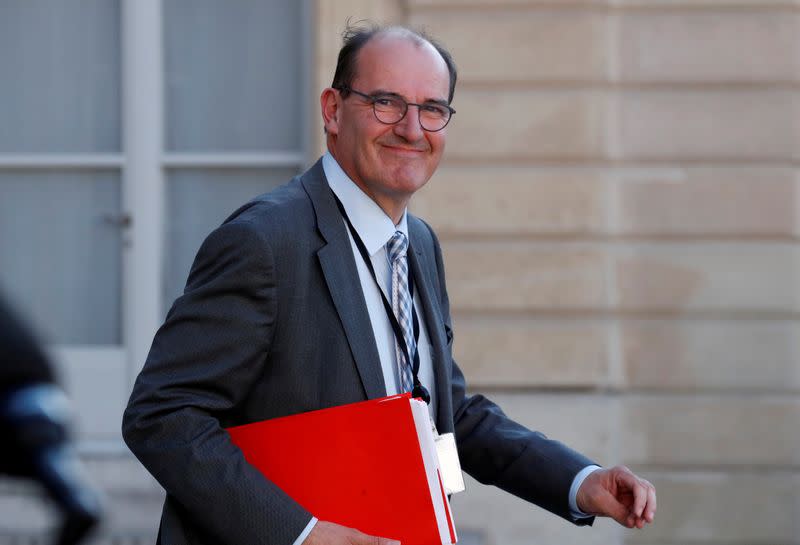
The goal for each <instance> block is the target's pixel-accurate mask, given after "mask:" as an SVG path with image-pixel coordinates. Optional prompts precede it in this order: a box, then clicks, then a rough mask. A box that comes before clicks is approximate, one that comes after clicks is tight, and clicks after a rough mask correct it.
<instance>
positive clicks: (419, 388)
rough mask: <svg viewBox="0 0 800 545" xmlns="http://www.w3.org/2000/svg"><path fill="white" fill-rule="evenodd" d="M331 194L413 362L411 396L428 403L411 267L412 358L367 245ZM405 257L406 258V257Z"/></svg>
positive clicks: (397, 336)
mask: <svg viewBox="0 0 800 545" xmlns="http://www.w3.org/2000/svg"><path fill="white" fill-rule="evenodd" d="M331 195H333V198H334V199H335V200H336V205H337V206H338V207H339V211H340V212H341V213H342V217H343V218H344V220H345V222H346V223H347V227H348V228H349V229H350V234H351V235H352V236H353V240H354V241H355V243H356V247H357V248H358V252H359V253H360V254H361V257H362V259H363V260H364V263H365V264H366V265H367V268H368V269H369V272H370V274H371V275H372V279H373V280H374V281H375V285H376V286H377V287H378V292H379V293H380V294H381V301H382V302H383V308H384V309H385V310H386V316H387V318H389V323H390V324H392V330H393V331H394V336H395V339H397V344H399V345H400V349H401V350H402V351H403V355H404V356H405V357H406V362H413V363H412V365H411V374H412V375H413V377H414V389H413V390H412V391H411V395H412V396H413V397H419V398H421V399H422V400H423V401H425V403H428V404H430V402H431V395H430V393H429V392H428V390H427V389H426V388H425V387H424V386H423V385H422V383H421V382H420V381H419V376H418V375H419V350H417V346H416V345H417V342H418V341H419V319H418V318H417V309H416V307H415V306H414V274H413V273H412V272H411V267H410V266H409V267H408V291H409V294H410V296H411V321H412V322H413V324H414V354H413V358H412V357H411V354H410V350H409V347H408V345H406V339H405V336H404V335H403V328H402V327H401V326H400V322H398V321H397V316H395V315H394V311H393V310H392V305H391V303H389V301H388V299H386V294H384V293H383V289H381V285H380V283H379V282H378V277H377V275H376V274H375V268H374V267H373V266H372V259H370V256H369V253H368V252H367V247H366V246H365V245H364V241H362V240H361V237H360V236H358V231H356V229H355V227H353V223H352V222H351V221H350V217H349V216H348V215H347V212H346V211H345V209H344V205H343V204H342V201H340V200H339V197H337V196H336V194H335V193H334V192H333V191H331ZM410 251H411V242H410V241H409V244H408V248H407V250H406V255H408V253H409V252H410ZM406 259H407V258H406Z"/></svg>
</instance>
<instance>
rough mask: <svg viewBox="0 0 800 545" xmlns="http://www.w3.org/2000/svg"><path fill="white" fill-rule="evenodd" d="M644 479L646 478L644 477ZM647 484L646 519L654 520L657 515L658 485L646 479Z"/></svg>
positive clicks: (648, 520)
mask: <svg viewBox="0 0 800 545" xmlns="http://www.w3.org/2000/svg"><path fill="white" fill-rule="evenodd" d="M642 480H643V481H644V479H642ZM644 483H645V486H647V505H646V506H645V509H644V515H643V516H644V519H645V520H646V521H647V522H653V520H654V519H655V516H656V508H657V500H656V487H655V486H653V485H652V484H651V483H650V482H648V481H644Z"/></svg>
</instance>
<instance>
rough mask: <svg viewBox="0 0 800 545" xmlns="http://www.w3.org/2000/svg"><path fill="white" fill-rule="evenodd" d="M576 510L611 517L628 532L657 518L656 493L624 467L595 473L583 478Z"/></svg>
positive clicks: (645, 482)
mask: <svg viewBox="0 0 800 545" xmlns="http://www.w3.org/2000/svg"><path fill="white" fill-rule="evenodd" d="M576 500H577V504H578V509H580V510H581V511H583V512H584V513H588V514H590V515H598V516H601V517H611V518H613V519H614V520H616V521H617V522H618V523H620V524H622V525H623V526H626V527H628V528H634V527H635V528H642V527H643V526H644V525H645V523H648V522H653V518H654V517H655V514H656V489H655V487H654V486H653V485H652V484H650V483H649V482H647V481H646V480H644V479H642V478H640V477H637V476H636V475H634V474H633V473H632V472H631V470H630V469H628V468H627V467H625V466H616V467H612V468H611V469H598V470H597V471H595V472H593V473H592V474H590V475H589V476H588V477H586V480H584V481H583V483H582V484H581V487H580V488H579V489H578V495H577V498H576Z"/></svg>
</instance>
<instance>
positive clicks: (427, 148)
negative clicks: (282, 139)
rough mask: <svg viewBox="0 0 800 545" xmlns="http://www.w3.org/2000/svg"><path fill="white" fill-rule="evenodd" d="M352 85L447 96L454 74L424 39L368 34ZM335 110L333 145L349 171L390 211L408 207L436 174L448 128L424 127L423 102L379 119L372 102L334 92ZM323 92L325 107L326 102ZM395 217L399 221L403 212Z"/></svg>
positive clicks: (414, 96)
mask: <svg viewBox="0 0 800 545" xmlns="http://www.w3.org/2000/svg"><path fill="white" fill-rule="evenodd" d="M356 62H357V72H356V74H357V75H356V77H355V79H354V80H353V82H352V83H351V84H350V87H352V88H353V89H355V90H356V91H360V92H362V93H366V94H368V95H376V94H382V93H392V94H397V95H399V96H401V97H402V98H403V99H404V100H406V101H407V102H413V103H417V104H423V103H425V102H430V101H437V102H441V101H446V100H447V97H448V92H449V86H450V75H449V73H448V71H447V65H446V64H445V62H444V59H442V57H441V55H439V53H438V52H437V51H436V49H434V48H433V46H431V45H430V44H428V43H427V42H424V43H422V44H419V43H416V42H414V41H411V40H409V39H408V38H405V37H402V36H396V35H387V36H379V37H376V38H373V39H372V40H371V41H369V42H368V43H367V44H366V45H365V46H364V47H363V48H362V49H361V51H360V52H359V54H358V57H357V61H356ZM326 93H328V99H329V100H330V101H334V100H335V102H336V111H335V114H334V115H332V116H331V118H330V119H327V120H326V125H325V126H326V129H327V131H328V147H329V149H330V151H331V154H332V155H333V156H334V157H335V158H336V160H337V162H338V163H339V165H341V167H342V168H343V169H344V171H345V172H346V173H347V174H348V175H349V176H350V178H351V179H352V180H353V181H354V182H355V183H356V184H357V185H358V186H359V187H360V188H361V189H362V190H363V191H364V192H365V193H366V194H367V195H369V196H370V197H372V199H373V200H374V201H375V202H377V203H378V205H379V206H381V208H383V209H384V211H387V213H388V214H389V215H390V216H392V215H393V213H392V212H390V211H389V210H387V206H389V207H390V208H393V210H396V208H397V207H400V210H401V211H402V208H405V206H406V204H407V203H408V199H409V198H410V197H411V195H412V194H413V193H414V192H415V191H417V190H418V189H419V188H421V187H422V186H423V185H425V183H426V182H427V181H428V179H429V178H430V177H431V175H433V172H434V171H435V170H436V167H437V166H438V165H439V160H440V159H441V157H442V152H443V151H444V145H445V136H446V131H447V129H446V128H445V129H443V130H441V131H438V132H428V131H424V130H422V127H421V126H420V123H419V114H418V108H417V107H416V106H409V108H408V111H407V113H406V116H405V117H404V118H403V119H402V120H401V121H400V122H399V123H397V124H394V125H385V124H383V123H381V122H380V121H378V120H377V119H376V118H375V115H374V113H373V110H372V105H371V103H370V102H369V101H368V100H367V99H365V98H363V97H361V96H359V95H357V94H355V93H350V94H348V95H347V98H343V97H342V96H341V94H340V93H338V92H337V91H329V90H327V91H326ZM325 97H326V94H325V93H323V110H324V109H325ZM393 219H395V220H397V219H398V218H397V217H394V218H393Z"/></svg>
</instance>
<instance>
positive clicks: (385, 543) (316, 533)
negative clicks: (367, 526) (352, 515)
mask: <svg viewBox="0 0 800 545" xmlns="http://www.w3.org/2000/svg"><path fill="white" fill-rule="evenodd" d="M303 545H400V542H399V541H396V540H394V539H386V538H383V537H375V536H368V535H367V534H364V533H361V532H359V531H358V530H353V529H352V528H348V527H346V526H341V525H339V524H334V523H333V522H326V521H324V520H320V521H318V522H317V523H316V524H315V525H314V529H313V530H311V533H310V534H308V537H307V538H306V539H305V541H303Z"/></svg>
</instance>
